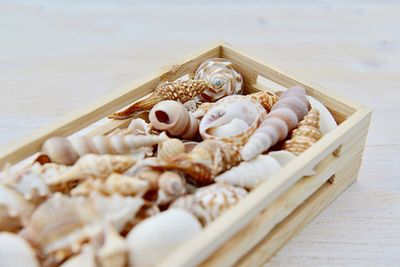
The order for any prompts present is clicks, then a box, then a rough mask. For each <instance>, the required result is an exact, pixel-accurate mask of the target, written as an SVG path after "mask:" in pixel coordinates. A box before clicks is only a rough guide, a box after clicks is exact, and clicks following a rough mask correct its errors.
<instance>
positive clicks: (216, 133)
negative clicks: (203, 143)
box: [199, 96, 267, 145]
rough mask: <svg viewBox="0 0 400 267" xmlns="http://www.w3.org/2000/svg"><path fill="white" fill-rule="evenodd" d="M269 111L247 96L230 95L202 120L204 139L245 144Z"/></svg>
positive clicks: (201, 127) (220, 101)
mask: <svg viewBox="0 0 400 267" xmlns="http://www.w3.org/2000/svg"><path fill="white" fill-rule="evenodd" d="M266 115H267V112H266V111H265V109H264V108H263V107H262V106H261V105H260V104H259V103H257V102H256V101H254V100H252V99H250V98H248V97H246V96H228V97H225V98H223V99H221V100H219V101H218V102H217V103H216V104H215V105H214V106H213V107H212V108H211V109H210V110H209V111H208V112H207V113H206V114H205V115H204V117H203V119H202V120H201V122H200V128H199V131H200V134H201V136H202V137H203V138H204V139H214V140H219V141H223V142H225V143H228V144H233V145H243V144H244V143H245V142H246V141H247V140H248V139H249V137H250V136H251V135H252V134H253V133H254V131H255V130H256V129H257V127H258V126H259V125H260V123H261V122H262V120H263V119H264V118H265V117H266Z"/></svg>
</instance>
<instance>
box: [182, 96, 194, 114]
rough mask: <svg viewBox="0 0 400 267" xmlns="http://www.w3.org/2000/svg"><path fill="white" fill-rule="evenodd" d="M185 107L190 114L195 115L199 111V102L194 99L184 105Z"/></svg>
mask: <svg viewBox="0 0 400 267" xmlns="http://www.w3.org/2000/svg"><path fill="white" fill-rule="evenodd" d="M183 105H184V106H185V108H186V110H187V111H189V112H192V113H193V112H195V111H196V110H197V102H196V100H194V99H192V100H189V101H186V102H185V103H183Z"/></svg>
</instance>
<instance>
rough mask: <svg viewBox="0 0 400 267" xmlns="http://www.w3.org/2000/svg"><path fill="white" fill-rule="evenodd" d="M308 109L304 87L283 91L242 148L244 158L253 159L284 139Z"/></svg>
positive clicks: (246, 159)
mask: <svg viewBox="0 0 400 267" xmlns="http://www.w3.org/2000/svg"><path fill="white" fill-rule="evenodd" d="M307 111H308V101H307V99H306V95H305V90H304V89H303V88H301V87H293V88H290V89H288V90H287V91H285V92H283V93H282V95H281V97H280V99H279V100H278V102H276V104H275V105H274V106H273V108H272V111H271V112H270V113H269V114H268V116H267V118H266V119H265V120H264V121H263V122H262V123H261V124H260V126H259V127H258V128H257V130H256V131H255V132H254V134H253V135H252V136H251V137H250V139H249V140H248V142H247V143H246V144H245V145H244V146H243V148H242V149H241V151H240V155H241V157H242V158H243V160H245V161H249V160H252V159H254V158H256V157H257V156H258V155H260V154H261V153H262V152H263V151H267V150H268V149H269V148H270V147H272V146H273V145H275V144H276V143H277V142H278V141H281V140H284V139H285V138H286V137H287V135H288V133H289V132H290V131H291V130H293V129H294V128H295V127H296V126H297V124H298V122H299V121H300V120H302V119H303V117H304V116H305V114H306V113H307Z"/></svg>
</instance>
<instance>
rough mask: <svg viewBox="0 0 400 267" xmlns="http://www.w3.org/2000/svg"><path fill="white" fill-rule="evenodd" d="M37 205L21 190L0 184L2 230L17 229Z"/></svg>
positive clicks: (0, 225) (0, 228)
mask: <svg viewBox="0 0 400 267" xmlns="http://www.w3.org/2000/svg"><path fill="white" fill-rule="evenodd" d="M34 208H35V206H34V205H33V204H32V203H30V202H28V201H27V200H26V199H25V198H24V197H23V196H22V194H20V193H19V192H17V191H15V190H13V189H11V188H9V187H7V186H5V185H3V184H0V222H1V223H0V231H17V230H19V229H20V228H21V227H22V224H23V222H24V221H27V220H28V219H29V217H30V215H31V214H32V212H33V210H34Z"/></svg>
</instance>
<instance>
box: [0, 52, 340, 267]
mask: <svg viewBox="0 0 400 267" xmlns="http://www.w3.org/2000/svg"><path fill="white" fill-rule="evenodd" d="M243 84H244V83H243V79H242V76H241V74H240V73H239V72H238V71H236V70H235V69H234V67H233V65H232V63H231V62H229V61H227V60H225V59H220V58H213V59H209V60H207V61H205V62H204V63H202V64H201V65H200V66H199V68H198V69H197V71H196V73H195V75H194V77H193V79H187V80H177V81H173V82H162V83H161V84H159V85H158V86H157V88H155V90H154V92H153V93H152V94H151V95H150V96H149V97H147V98H145V99H142V100H140V101H138V102H136V103H134V104H132V105H131V106H129V107H128V108H126V109H124V110H122V111H120V112H117V113H114V114H112V115H111V116H110V118H111V119H127V118H130V117H135V118H134V119H133V120H132V121H131V123H130V125H129V127H128V128H125V129H117V130H115V131H114V132H111V133H110V134H108V135H99V136H93V137H85V136H82V137H69V138H64V137H52V138H49V139H48V140H47V141H46V142H44V144H43V146H42V150H41V156H40V157H38V159H37V160H36V161H35V162H33V163H31V164H29V165H28V166H25V167H24V168H22V169H19V170H17V171H11V170H10V169H8V170H4V171H3V172H2V177H1V180H0V231H1V233H0V248H1V249H0V266H3V267H4V266H27V267H30V266H32V267H33V266H60V265H61V266H63V267H72V266H102V267H111V266H112V267H123V266H152V265H154V264H156V263H157V262H159V261H160V260H162V259H163V258H164V257H165V256H166V255H167V254H168V253H169V252H170V251H172V250H173V249H174V248H175V247H176V246H177V245H179V244H181V243H182V242H184V241H185V240H187V239H189V238H191V237H192V236H194V235H196V234H198V233H199V232H200V231H201V229H202V227H206V226H207V225H208V224H210V223H211V222H213V220H215V219H216V218H217V217H218V216H220V215H221V214H222V213H223V212H225V211H226V210H227V209H229V208H230V207H232V206H234V205H235V204H236V203H238V202H239V201H240V200H241V199H243V198H244V197H246V195H247V194H248V193H249V192H250V191H251V190H253V189H254V188H255V187H257V185H259V184H260V183H262V182H263V181H265V180H266V179H268V178H269V177H270V176H271V175H273V174H275V173H276V172H278V171H279V170H280V169H281V168H282V167H283V166H284V165H285V164H287V163H288V162H289V161H290V160H292V159H293V158H295V157H296V156H298V155H300V154H301V153H302V152H303V151H305V150H306V149H307V148H309V147H310V146H312V145H313V144H314V143H315V142H317V141H318V140H319V139H320V138H321V137H322V136H323V135H324V134H326V133H328V132H329V131H331V130H332V129H334V128H335V127H336V126H337V124H336V122H335V120H334V118H333V117H332V115H331V114H330V112H329V111H328V110H327V109H326V107H324V106H323V105H322V104H321V103H320V102H319V101H317V100H316V99H314V98H312V97H310V96H306V93H305V90H304V89H303V88H301V87H293V88H289V89H287V90H286V91H282V92H277V93H273V92H269V91H260V92H257V93H252V94H248V95H243V90H244V88H243V87H244V86H243ZM146 112H147V113H148V114H147V113H146ZM139 113H145V114H146V115H148V116H147V117H146V115H145V116H142V117H143V118H146V119H141V118H137V117H136V115H137V114H139Z"/></svg>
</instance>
